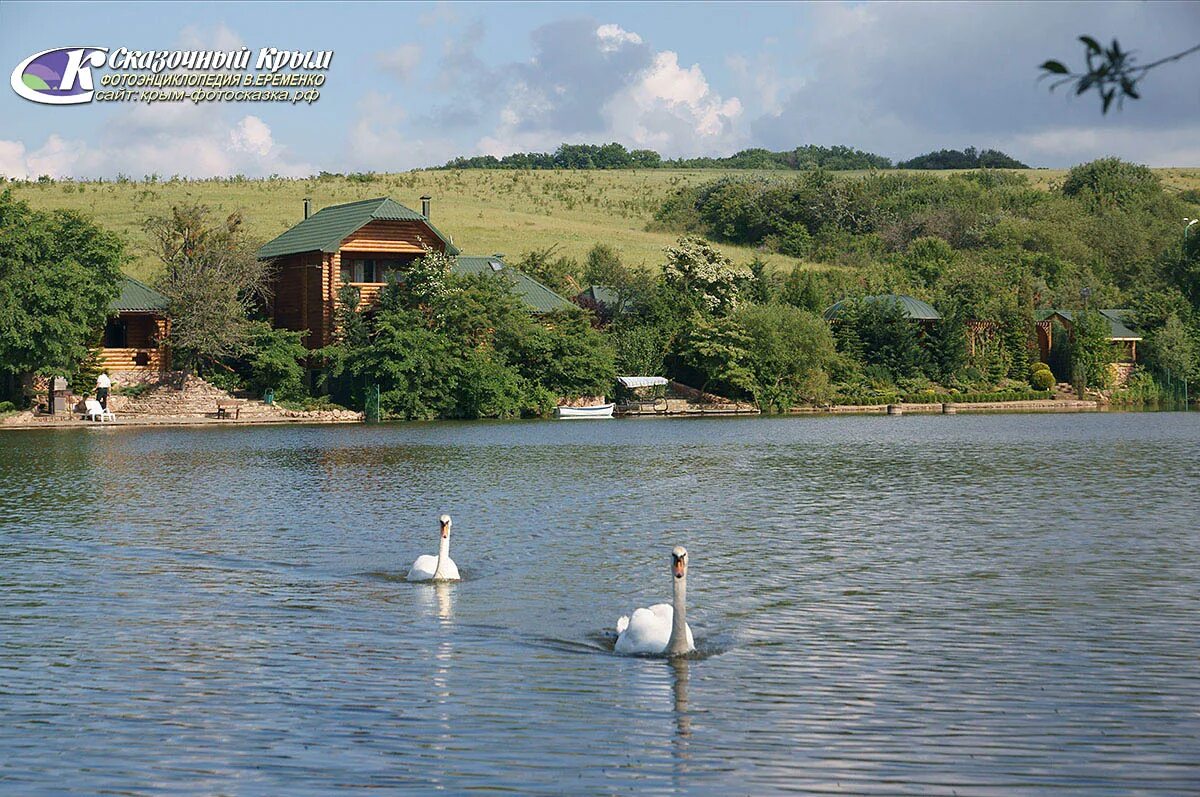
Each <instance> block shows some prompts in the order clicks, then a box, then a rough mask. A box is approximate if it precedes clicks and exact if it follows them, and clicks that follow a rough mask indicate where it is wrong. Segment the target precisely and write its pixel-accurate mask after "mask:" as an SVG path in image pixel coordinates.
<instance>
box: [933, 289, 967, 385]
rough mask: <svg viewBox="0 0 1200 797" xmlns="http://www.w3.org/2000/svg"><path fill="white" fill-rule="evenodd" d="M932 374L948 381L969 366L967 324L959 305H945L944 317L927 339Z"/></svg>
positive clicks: (935, 325)
mask: <svg viewBox="0 0 1200 797" xmlns="http://www.w3.org/2000/svg"><path fill="white" fill-rule="evenodd" d="M925 349H926V351H928V352H929V357H930V360H931V361H932V362H931V365H932V374H931V375H932V376H934V377H935V378H936V379H938V380H939V381H941V382H942V383H943V384H945V383H948V382H950V381H952V380H954V379H955V378H957V377H958V375H959V374H960V373H961V372H962V370H963V369H964V368H965V367H966V366H967V325H966V324H965V323H964V322H963V315H962V311H961V310H959V309H958V308H957V307H949V308H947V307H943V308H942V318H941V320H940V321H937V322H935V323H934V324H933V327H932V329H930V331H929V335H928V336H927V337H926V339H925Z"/></svg>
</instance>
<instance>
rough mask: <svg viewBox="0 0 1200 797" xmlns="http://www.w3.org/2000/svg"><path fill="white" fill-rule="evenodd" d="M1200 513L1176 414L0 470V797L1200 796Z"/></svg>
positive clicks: (640, 433) (123, 438) (53, 459)
mask: <svg viewBox="0 0 1200 797" xmlns="http://www.w3.org/2000/svg"><path fill="white" fill-rule="evenodd" d="M1198 510H1200V414H1198V413H1192V414H1183V413H1125V414H1117V413H1111V414H1107V413H1106V414H1078V415H958V416H946V417H941V416H932V417H903V418H887V417H836V418H830V417H819V418H815V417H814V418H763V419H704V420H640V421H606V422H574V423H572V422H552V421H551V422H516V423H473V424H451V423H443V424H408V425H383V426H374V427H370V426H329V427H259V428H249V429H248V428H241V429H197V430H146V431H137V430H128V429H113V428H106V429H84V430H72V431H66V430H64V431H59V432H53V431H52V432H44V431H38V432H9V433H5V434H3V435H0V792H4V793H12V794H21V795H36V794H44V793H46V794H48V793H62V792H64V791H67V790H74V791H77V792H79V793H87V794H95V793H101V792H105V791H106V790H108V791H111V792H113V793H121V794H132V793H152V794H169V793H177V794H279V793H283V792H286V793H288V794H314V795H317V794H328V793H330V792H332V791H335V790H347V791H350V790H361V791H364V792H365V791H367V790H368V789H371V790H372V791H373V793H380V790H381V789H382V790H383V791H384V792H386V791H388V790H389V789H391V790H395V791H401V790H412V791H433V790H442V791H444V792H446V793H461V792H463V791H466V790H468V789H476V788H483V787H490V788H494V789H506V790H510V791H512V792H515V793H520V794H541V793H564V792H566V793H585V794H610V793H634V792H636V793H639V794H641V793H645V794H665V793H680V792H687V793H694V794H722V795H723V794H765V793H776V792H783V791H799V792H807V793H822V792H848V793H888V794H896V793H912V794H939V793H944V794H951V793H957V794H997V795H1001V794H1005V795H1006V794H1013V793H1022V794H1039V793H1045V794H1049V793H1056V794H1057V793H1075V794H1081V795H1084V794H1086V795H1103V794H1128V793H1135V792H1136V793H1163V794H1184V793H1196V792H1197V791H1200V660H1198V658H1200V657H1198V653H1200V531H1198V529H1197V519H1198V514H1200V512H1198ZM442 512H449V513H451V514H452V515H453V516H454V527H453V528H454V531H453V535H452V554H453V556H454V558H455V560H456V561H457V562H458V564H459V567H460V568H461V570H462V571H463V576H464V581H462V582H461V583H457V584H453V585H449V586H441V587H433V586H428V585H412V584H408V583H406V582H404V581H403V580H402V579H403V576H404V574H405V572H406V571H407V568H408V565H409V564H410V563H411V562H412V560H413V559H414V558H415V557H416V556H417V555H419V554H422V553H436V547H437V533H438V532H437V520H436V519H437V516H438V515H439V514H440V513H442ZM676 543H682V544H685V545H686V546H687V547H688V549H689V551H690V554H691V556H690V559H691V570H690V574H689V601H690V603H689V615H688V616H689V620H690V622H691V624H692V627H693V630H694V631H695V636H696V638H697V643H698V646H699V647H700V648H701V652H700V655H699V656H697V657H696V658H695V659H693V660H689V661H683V662H677V663H670V662H667V661H664V660H653V659H636V658H624V657H620V656H616V655H614V654H613V653H612V652H611V646H612V638H611V635H610V634H608V633H607V632H608V631H609V629H611V628H612V626H613V625H614V623H615V621H616V619H617V617H618V616H619V615H620V614H622V613H628V612H629V611H630V610H632V609H633V608H635V607H636V606H639V605H642V606H644V605H647V604H649V603H655V602H659V601H665V600H669V597H670V594H671V582H670V575H669V572H668V568H669V563H670V549H671V546H672V545H674V544H676Z"/></svg>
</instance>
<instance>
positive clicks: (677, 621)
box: [667, 573, 691, 656]
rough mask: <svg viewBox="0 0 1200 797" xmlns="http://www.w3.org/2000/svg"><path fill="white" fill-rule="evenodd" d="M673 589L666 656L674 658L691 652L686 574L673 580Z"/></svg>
mask: <svg viewBox="0 0 1200 797" xmlns="http://www.w3.org/2000/svg"><path fill="white" fill-rule="evenodd" d="M672 581H673V582H674V587H675V596H674V598H675V599H674V606H673V608H674V611H673V612H672V614H671V638H670V640H668V641H667V654H668V655H671V656H676V655H679V654H681V653H687V652H689V651H690V650H691V648H690V647H689V646H688V641H687V574H686V573H684V575H683V577H682V578H673V579H672Z"/></svg>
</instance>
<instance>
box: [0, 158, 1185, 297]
mask: <svg viewBox="0 0 1200 797" xmlns="http://www.w3.org/2000/svg"><path fill="white" fill-rule="evenodd" d="M1155 171H1156V173H1157V174H1158V175H1159V177H1160V178H1161V179H1162V181H1163V184H1164V185H1165V186H1167V187H1168V189H1169V190H1177V191H1183V190H1187V189H1192V188H1200V168H1174V169H1156V170H1155ZM953 173H954V172H953V171H937V172H920V174H936V175H948V174H953ZM1024 173H1025V174H1026V175H1028V177H1029V179H1030V180H1031V182H1032V183H1033V184H1034V185H1035V186H1037V187H1039V188H1042V189H1050V188H1053V187H1055V186H1056V185H1058V184H1059V183H1061V181H1062V179H1063V177H1064V175H1065V174H1066V171H1065V170H1061V169H1029V170H1024ZM750 174H757V175H764V176H768V177H772V178H776V179H789V178H793V177H796V176H797V175H798V174H799V173H797V172H791V171H766V172H754V171H737V170H730V169H696V170H682V169H679V170H677V169H645V170H619V171H505V170H461V171H454V170H447V171H442V170H431V171H411V172H402V173H397V174H378V175H365V176H362V175H357V176H350V177H341V176H333V177H330V176H326V177H320V178H310V179H294V180H285V179H263V180H247V179H238V178H234V179H225V180H199V181H195V180H188V181H185V180H161V179H150V180H142V181H120V182H69V181H56V182H40V183H39V182H14V183H10V184H9V185H8V186H7V187H9V188H11V189H12V190H13V193H14V195H15V196H16V197H17V198H19V199H23V200H25V201H27V202H29V204H30V205H32V206H33V207H35V208H39V209H57V208H64V209H70V210H76V211H79V212H81V213H83V214H85V215H87V216H89V217H91V218H92V219H94V220H95V221H96V222H97V223H99V224H100V225H102V226H103V227H105V228H107V229H110V230H113V231H116V232H117V233H119V234H120V235H121V236H123V237H124V238H125V240H126V242H127V244H128V246H127V251H128V252H129V255H130V262H129V263H128V264H127V265H126V266H125V270H126V271H127V272H128V273H130V274H132V275H133V276H135V277H140V278H151V277H153V276H154V275H155V273H156V271H157V268H158V267H157V265H156V263H155V261H154V259H153V257H152V256H151V255H150V252H149V250H148V248H147V239H146V236H145V233H144V232H143V231H142V227H141V225H142V222H143V220H144V219H145V218H146V217H147V216H149V215H153V214H159V213H164V212H166V211H167V210H169V209H170V207H171V206H172V205H174V204H178V203H187V202H199V203H202V204H205V205H208V206H210V207H212V208H214V209H216V210H218V211H220V212H222V213H233V212H235V211H236V212H241V214H242V216H243V217H244V219H245V223H246V226H247V228H248V230H249V232H250V234H251V235H253V236H255V237H257V238H261V239H263V240H267V239H269V238H272V237H274V236H275V235H278V234H279V233H281V232H283V231H284V230H286V229H287V228H288V227H290V226H291V225H293V224H295V223H296V222H298V221H300V219H301V218H303V201H304V198H305V197H311V198H312V200H313V208H314V210H319V209H320V208H322V207H325V206H327V205H335V204H338V203H342V202H353V201H355V200H359V199H369V198H371V197H377V196H390V197H392V198H393V199H395V200H397V201H398V202H401V203H402V204H405V205H408V206H409V207H412V208H414V209H419V208H420V199H419V198H420V197H421V195H422V194H429V195H431V196H432V197H433V205H432V210H431V213H430V215H431V217H432V221H433V222H434V224H436V225H437V226H438V227H439V229H441V230H442V231H443V232H444V233H446V234H447V235H450V236H452V237H453V239H454V242H455V244H457V245H458V247H459V248H460V249H462V250H463V252H465V253H468V254H492V253H496V252H499V253H502V254H504V255H506V256H508V257H510V258H513V259H515V258H517V257H519V256H520V255H522V254H523V253H525V252H528V251H530V250H533V249H541V248H545V247H549V246H557V247H558V249H557V251H558V252H559V253H562V254H565V255H568V256H571V257H575V258H579V259H582V257H583V256H584V255H585V254H586V252H587V251H588V249H590V248H591V247H592V246H593V245H594V244H596V243H607V244H609V245H611V246H613V247H615V248H616V249H617V250H618V251H619V252H620V253H621V256H622V258H623V259H624V260H625V262H627V263H629V264H634V265H636V264H645V265H648V266H655V265H657V264H658V263H659V262H660V261H661V252H662V248H663V247H664V246H666V245H667V244H669V243H671V242H672V241H673V240H674V238H675V235H674V234H673V233H672V232H670V231H665V230H653V229H648V227H649V226H650V222H651V221H652V220H653V217H654V212H655V210H656V209H657V208H658V206H659V203H660V202H661V201H662V199H663V198H664V197H666V196H667V195H669V194H670V193H672V192H673V191H675V190H677V189H679V188H683V187H686V186H689V185H697V184H700V183H705V182H708V181H711V180H716V179H718V178H721V177H732V176H739V175H742V176H744V175H750ZM836 174H838V175H861V174H863V172H837V173H836ZM719 248H720V249H721V250H723V251H724V252H725V253H726V254H728V255H729V256H730V257H732V258H733V259H734V260H735V261H746V260H749V259H750V258H751V257H752V256H753V254H754V250H753V249H751V248H749V247H739V246H735V245H730V244H720V245H719ZM766 259H767V261H768V262H769V263H771V264H772V265H774V266H776V267H787V268H790V267H791V266H792V265H794V264H795V263H796V262H798V261H796V260H794V259H792V258H788V257H785V256H783V255H778V254H770V255H767V256H766ZM814 268H826V266H817V265H815V264H814Z"/></svg>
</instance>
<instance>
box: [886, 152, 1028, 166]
mask: <svg viewBox="0 0 1200 797" xmlns="http://www.w3.org/2000/svg"><path fill="white" fill-rule="evenodd" d="M896 168H897V169H1028V168H1029V166H1027V165H1026V164H1024V163H1021V162H1020V161H1019V160H1017V159H1016V158H1013V157H1010V156H1009V155H1005V154H1004V153H1003V152H1000V151H998V150H994V149H985V150H983V151H982V152H980V151H978V150H976V149H975V148H974V147H967V148H966V149H965V150H959V149H939V150H937V151H936V152H927V153H925V154H924V155H918V156H916V157H915V158H911V159H910V160H906V161H901V162H900V163H897V164H896Z"/></svg>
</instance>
